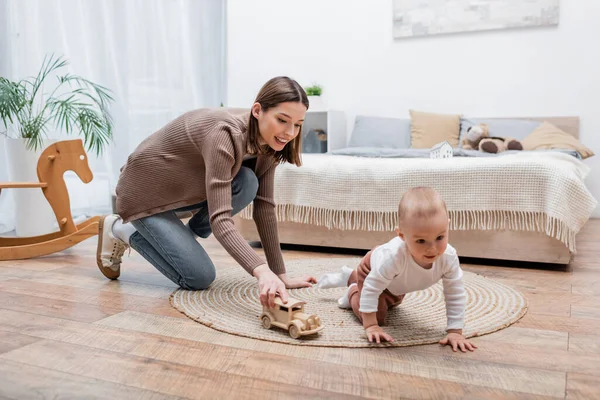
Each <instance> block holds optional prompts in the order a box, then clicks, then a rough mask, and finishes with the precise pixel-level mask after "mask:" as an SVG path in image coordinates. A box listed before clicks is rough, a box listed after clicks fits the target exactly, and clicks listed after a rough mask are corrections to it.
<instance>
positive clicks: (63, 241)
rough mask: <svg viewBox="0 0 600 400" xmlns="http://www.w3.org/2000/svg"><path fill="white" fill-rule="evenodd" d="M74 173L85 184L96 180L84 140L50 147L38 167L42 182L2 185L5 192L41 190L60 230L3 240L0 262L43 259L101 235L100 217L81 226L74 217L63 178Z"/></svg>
mask: <svg viewBox="0 0 600 400" xmlns="http://www.w3.org/2000/svg"><path fill="white" fill-rule="evenodd" d="M66 171H73V172H75V173H76V174H77V176H79V179H81V180H82V181H83V182H84V183H89V182H91V180H92V179H93V177H94V176H93V175H92V171H91V170H90V166H89V164H88V160H87V155H86V153H85V150H84V148H83V142H82V140H81V139H75V140H65V141H60V142H57V143H54V144H52V145H50V146H48V147H47V148H46V149H45V150H44V151H43V152H42V154H41V155H40V158H39V160H38V164H37V175H38V179H39V182H0V191H2V189H22V188H40V189H42V192H43V193H44V196H45V197H46V200H48V203H49V204H50V206H51V207H52V210H53V211H54V215H55V216H56V221H57V222H58V226H59V229H60V231H58V232H53V233H49V234H46V235H40V236H31V237H0V261H1V260H20V259H25V258H33V257H39V256H43V255H47V254H52V253H56V252H58V251H62V250H65V249H67V248H69V247H72V246H74V245H75V244H77V243H79V242H81V241H83V240H85V239H87V238H89V237H91V236H94V235H97V234H98V221H99V220H100V217H92V218H89V219H87V220H85V221H83V222H81V223H79V224H77V225H75V223H74V222H73V217H72V215H71V203H70V201H69V192H68V191H67V185H66V184H65V181H64V178H63V175H64V173H65V172H66Z"/></svg>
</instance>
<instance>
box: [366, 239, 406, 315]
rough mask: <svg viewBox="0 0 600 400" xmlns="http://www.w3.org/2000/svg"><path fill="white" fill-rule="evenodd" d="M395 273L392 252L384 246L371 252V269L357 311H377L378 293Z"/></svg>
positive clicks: (395, 268)
mask: <svg viewBox="0 0 600 400" xmlns="http://www.w3.org/2000/svg"><path fill="white" fill-rule="evenodd" d="M396 275H397V264H396V259H395V258H394V257H393V254H391V252H390V251H389V250H388V249H386V248H377V249H375V250H373V253H371V271H370V272H369V274H368V275H367V277H366V278H365V281H364V283H363V288H362V291H361V294H360V307H359V311H360V312H364V313H372V312H377V306H378V304H379V295H381V293H382V292H383V291H384V290H385V289H387V287H388V286H389V285H390V282H392V280H393V279H394V277H395V276H396Z"/></svg>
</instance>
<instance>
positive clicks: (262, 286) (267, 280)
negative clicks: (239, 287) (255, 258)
mask: <svg viewBox="0 0 600 400" xmlns="http://www.w3.org/2000/svg"><path fill="white" fill-rule="evenodd" d="M252 274H253V275H254V276H255V277H256V278H257V279H258V290H259V292H260V304H262V305H263V306H267V307H269V308H273V307H275V296H277V295H278V296H279V297H281V301H283V302H284V303H287V301H288V294H287V290H285V285H284V283H283V282H282V281H281V279H279V278H278V277H277V275H275V274H274V273H273V271H271V270H270V269H269V266H268V265H267V264H263V265H259V266H258V267H256V268H254V271H252Z"/></svg>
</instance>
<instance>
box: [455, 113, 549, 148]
mask: <svg viewBox="0 0 600 400" xmlns="http://www.w3.org/2000/svg"><path fill="white" fill-rule="evenodd" d="M482 123H483V124H487V125H488V127H489V128H490V136H500V137H511V138H515V139H517V140H523V139H525V137H527V135H529V134H530V133H531V132H533V130H534V129H535V128H537V127H538V126H540V125H541V122H538V121H527V120H523V119H484V118H461V119H460V137H459V139H458V141H459V146H461V147H462V140H463V138H464V137H465V135H466V134H467V130H468V129H469V128H470V127H471V126H473V125H477V124H482Z"/></svg>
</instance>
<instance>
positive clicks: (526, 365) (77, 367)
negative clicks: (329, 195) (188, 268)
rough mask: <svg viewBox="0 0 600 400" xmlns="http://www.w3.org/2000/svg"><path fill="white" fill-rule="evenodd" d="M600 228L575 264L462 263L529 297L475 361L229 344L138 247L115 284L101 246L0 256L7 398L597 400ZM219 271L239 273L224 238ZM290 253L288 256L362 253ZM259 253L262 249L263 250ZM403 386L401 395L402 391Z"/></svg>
mask: <svg viewBox="0 0 600 400" xmlns="http://www.w3.org/2000/svg"><path fill="white" fill-rule="evenodd" d="M599 238H600V220H592V221H589V222H588V224H586V226H585V227H584V229H583V230H582V232H581V233H580V234H579V235H578V254H577V255H576V257H575V259H574V261H573V262H572V263H571V265H570V266H569V267H568V268H562V269H561V268H556V267H546V266H543V265H531V264H523V265H520V264H519V263H516V264H511V265H502V264H501V265H483V264H468V263H463V264H462V267H463V269H465V270H467V271H472V272H476V273H479V274H481V275H483V276H486V277H488V278H491V279H495V280H497V281H499V282H501V283H505V284H507V285H509V286H511V287H514V288H516V289H517V290H519V291H521V292H522V293H523V294H524V295H525V296H526V297H527V299H528V304H529V310H528V312H527V314H526V315H525V316H524V317H523V318H522V319H521V320H520V321H519V322H517V323H516V324H514V325H512V326H510V327H508V328H506V329H503V330H500V331H498V332H495V333H493V334H490V335H485V336H482V337H478V338H475V339H474V341H475V342H476V343H477V345H478V346H479V349H478V350H477V351H476V352H474V353H469V354H461V353H454V352H452V351H451V349H450V348H448V347H442V346H439V345H426V346H414V347H407V348H396V349H339V348H320V347H306V346H291V345H285V344H281V343H270V342H266V341H260V340H253V339H248V338H243V337H239V336H234V335H228V334H225V333H221V332H218V331H215V330H213V329H211V328H208V327H206V326H203V325H201V324H198V323H195V322H193V321H191V320H190V319H188V318H187V317H185V316H184V315H183V314H181V313H179V312H178V311H177V310H175V309H173V308H172V307H171V306H170V305H169V301H168V299H169V296H170V294H171V292H172V291H173V290H174V289H175V288H176V287H175V285H174V284H173V283H172V282H170V281H169V280H168V279H166V278H165V277H164V276H162V275H161V274H160V273H159V272H158V271H156V270H155V269H154V268H153V267H152V266H151V265H150V264H148V263H147V262H146V261H145V260H144V259H143V258H141V256H139V255H138V254H136V253H135V251H132V252H131V254H130V255H129V254H127V255H126V256H125V258H124V260H123V268H122V276H121V278H120V279H119V280H118V281H109V280H107V279H106V278H104V277H103V276H102V275H101V274H100V273H99V272H98V270H97V267H96V265H95V246H96V239H95V238H90V239H88V240H86V241H84V242H82V243H80V244H78V245H77V246H74V247H73V248H71V249H69V250H68V251H65V252H61V253H56V254H53V255H51V256H47V257H41V258H38V259H34V260H18V261H0V399H3V398H10V399H15V398H18V399H21V398H64V397H71V398H72V397H84V398H96V397H103V398H144V399H145V398H149V399H154V398H233V397H239V398H296V397H310V398H333V399H335V398H352V396H355V397H356V398H472V399H480V398H484V399H496V398H503V399H504V398H514V399H528V398H536V399H537V398H553V399H557V398H565V397H566V398H569V399H579V398H586V399H590V398H591V399H593V398H600V396H598V393H600V357H598V355H599V354H600V347H599V346H600V344H599V343H600V341H598V339H597V332H598V331H600V318H599V317H600V312H599V311H598V310H600V262H599V261H598V260H599V259H600V249H599V248H598V245H597V244H598V242H599ZM201 243H202V245H203V246H204V247H205V249H206V250H207V252H208V253H209V255H210V256H211V258H212V259H213V261H214V262H215V265H217V266H218V270H221V269H226V268H240V267H239V266H238V265H237V264H236V263H235V262H234V261H233V259H232V258H231V257H230V256H229V254H227V252H226V251H225V250H224V249H223V248H222V247H221V246H220V245H219V244H218V242H217V241H216V240H215V239H214V238H213V237H211V238H209V239H207V240H202V241H201ZM313 250H314V249H311V251H299V250H298V249H297V248H296V249H294V250H285V251H284V259H285V260H286V261H289V260H294V259H308V258H320V257H348V258H355V257H358V255H357V254H354V253H351V252H349V253H344V251H340V252H338V253H333V252H331V251H332V250H329V251H330V252H326V251H313ZM256 251H257V252H258V253H259V254H262V250H261V249H256ZM399 388H400V389H399Z"/></svg>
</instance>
